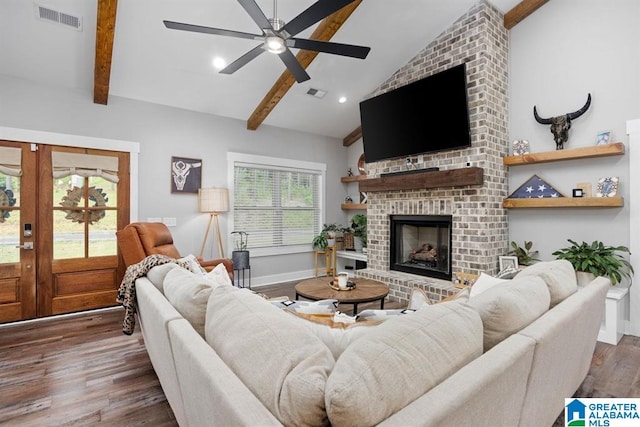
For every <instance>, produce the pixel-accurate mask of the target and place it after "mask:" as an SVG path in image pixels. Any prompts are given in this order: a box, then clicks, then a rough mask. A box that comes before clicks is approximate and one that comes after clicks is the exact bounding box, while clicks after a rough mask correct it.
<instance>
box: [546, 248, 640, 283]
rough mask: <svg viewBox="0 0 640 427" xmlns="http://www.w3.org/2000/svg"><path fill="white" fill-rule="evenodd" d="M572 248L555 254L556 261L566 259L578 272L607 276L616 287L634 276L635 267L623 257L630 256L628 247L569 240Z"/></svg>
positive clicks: (563, 249)
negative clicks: (625, 279)
mask: <svg viewBox="0 0 640 427" xmlns="http://www.w3.org/2000/svg"><path fill="white" fill-rule="evenodd" d="M568 241H569V243H571V246H568V247H566V248H562V249H558V250H557V251H555V252H553V255H554V256H555V257H556V259H566V260H567V261H569V262H570V263H571V264H572V265H573V268H574V269H575V270H576V271H578V272H581V271H582V272H587V273H591V274H593V275H594V276H605V277H608V278H609V279H610V280H611V284H612V285H616V284H618V283H620V282H621V281H622V279H623V278H627V279H631V276H632V275H633V274H634V271H633V266H632V265H631V263H629V261H627V259H626V258H625V257H624V256H623V255H622V254H623V253H627V254H630V252H629V248H627V247H626V246H607V245H605V244H604V243H602V242H600V241H597V240H596V241H594V242H593V243H591V244H588V243H586V242H582V243H581V244H578V243H577V242H575V241H573V240H571V239H568Z"/></svg>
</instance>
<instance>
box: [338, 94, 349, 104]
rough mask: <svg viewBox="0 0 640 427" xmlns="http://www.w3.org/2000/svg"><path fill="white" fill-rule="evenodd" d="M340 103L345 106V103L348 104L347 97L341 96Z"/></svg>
mask: <svg viewBox="0 0 640 427" xmlns="http://www.w3.org/2000/svg"><path fill="white" fill-rule="evenodd" d="M338 102H339V103H340V104H344V103H345V102H347V97H346V96H341V97H340V98H338Z"/></svg>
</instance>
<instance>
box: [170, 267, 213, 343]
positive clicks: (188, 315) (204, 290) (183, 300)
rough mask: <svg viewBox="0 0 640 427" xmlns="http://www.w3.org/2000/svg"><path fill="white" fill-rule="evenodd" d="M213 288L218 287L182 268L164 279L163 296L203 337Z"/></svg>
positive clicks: (172, 271) (204, 277)
mask: <svg viewBox="0 0 640 427" xmlns="http://www.w3.org/2000/svg"><path fill="white" fill-rule="evenodd" d="M214 286H218V285H216V284H214V283H213V282H212V281H211V280H209V279H208V278H207V277H206V276H203V275H200V274H194V273H192V272H190V271H188V270H185V269H184V268H174V269H173V270H171V271H169V272H168V273H167V275H166V277H165V279H164V284H163V287H164V296H165V297H166V298H167V300H168V301H169V302H170V303H171V305H173V306H174V307H175V309H176V310H178V312H179V313H180V314H181V315H182V317H184V318H185V319H187V320H188V321H189V323H191V325H192V326H193V329H195V330H196V331H197V332H198V333H199V334H200V335H201V336H203V337H204V320H205V315H206V312H207V302H208V301H209V295H210V294H211V290H212V289H213V287H214Z"/></svg>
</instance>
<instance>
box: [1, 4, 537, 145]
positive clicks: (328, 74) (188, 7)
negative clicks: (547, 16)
mask: <svg viewBox="0 0 640 427" xmlns="http://www.w3.org/2000/svg"><path fill="white" fill-rule="evenodd" d="M323 1H324V0H323ZM476 1H477V0H403V1H401V2H389V1H376V0H369V1H362V0H355V1H354V2H353V3H351V4H349V5H348V6H346V7H344V8H343V9H341V10H339V11H338V12H336V13H335V14H333V15H331V16H329V17H327V18H326V19H324V20H323V21H321V22H319V23H318V24H317V25H314V26H312V27H310V28H309V29H307V30H305V31H304V32H302V33H300V34H299V35H298V36H299V37H304V38H311V39H316V40H331V41H332V42H338V43H348V44H355V45H362V46H369V47H371V52H370V53H369V55H368V56H367V58H366V59H364V60H361V59H353V58H349V57H343V56H337V55H331V54H327V53H320V54H317V53H316V52H311V51H305V50H299V51H297V52H296V50H295V49H294V50H293V51H294V54H296V55H297V57H298V60H299V61H300V63H301V64H302V65H303V66H304V67H305V68H307V73H308V74H309V75H310V77H311V78H310V80H308V81H306V82H303V83H296V82H295V79H293V77H292V76H291V75H290V74H289V72H288V71H286V69H285V67H284V65H283V63H282V61H280V60H279V58H277V57H276V56H275V55H272V54H263V55H260V56H259V57H258V58H256V59H254V60H253V61H251V62H249V63H248V64H247V65H245V66H244V67H242V68H241V69H240V70H238V71H236V72H235V73H233V74H230V75H224V74H220V73H218V72H217V71H216V70H215V69H214V67H213V66H212V60H213V58H214V57H218V56H219V57H222V58H224V59H225V60H226V61H227V63H230V62H232V61H234V60H235V59H237V58H238V57H240V56H241V55H243V54H244V53H245V52H247V51H248V50H250V49H252V48H254V47H255V46H257V45H258V44H259V42H258V41H255V40H246V39H237V38H231V37H223V36H218V35H210V34H199V33H190V32H184V31H173V30H169V29H167V28H166V27H165V26H164V25H163V23H162V21H163V20H171V21H178V22H186V23H191V24H196V25H202V26H208V27H216V28H224V29H229V30H235V31H242V32H247V33H260V30H259V29H258V28H257V26H256V24H255V23H254V22H253V20H252V19H251V18H250V17H249V15H248V14H247V12H246V11H245V10H244V9H243V7H242V6H241V5H240V4H239V3H238V2H237V1H235V0H180V1H178V0H135V1H120V2H118V1H117V0H96V1H95V3H94V2H91V1H86V0H34V2H30V1H28V0H2V2H0V57H2V58H3V60H2V61H0V74H6V75H9V76H12V77H17V78H21V79H26V80H30V81H33V82H34V83H37V84H39V85H46V86H56V87H62V88H65V89H70V90H80V91H87V92H90V93H91V96H92V97H93V100H94V102H96V103H100V104H107V105H108V103H109V98H110V97H113V96H117V97H124V98H131V99H136V100H141V101H145V102H151V103H157V104H162V105H169V106H174V107H178V108H184V109H187V110H193V111H200V112H205V113H210V114H215V115H220V116H224V117H232V118H236V119H240V120H244V121H246V122H247V128H248V129H258V128H259V126H260V125H262V124H264V125H271V126H277V127H282V128H286V129H295V130H299V131H303V132H310V133H315V134H320V135H327V136H330V137H336V138H340V139H343V138H345V141H346V143H347V144H348V143H349V141H353V140H354V139H357V137H358V127H359V121H360V120H359V109H358V103H359V102H360V101H361V100H362V99H365V98H366V97H367V96H368V95H369V94H370V93H371V92H372V91H373V90H375V89H376V88H377V87H378V86H379V85H380V84H381V83H382V82H384V81H385V80H386V79H387V78H388V77H389V76H391V74H393V72H394V71H396V70H397V69H398V68H400V67H401V66H403V65H404V64H406V63H407V61H409V60H410V59H411V58H412V57H413V56H415V55H416V54H417V53H418V52H419V51H420V50H421V49H422V48H424V47H425V46H426V45H427V44H428V43H429V42H430V40H432V39H433V38H435V37H436V36H437V35H438V34H439V33H440V32H442V31H443V30H444V29H446V28H447V27H448V26H449V25H450V24H451V23H453V22H454V21H455V20H456V19H457V18H458V17H459V16H461V15H462V14H463V13H465V12H466V11H467V10H468V9H469V8H470V7H471V6H472V5H473V4H475V3H476ZM546 1H548V0H524V1H522V2H519V1H518V0H490V2H491V3H492V4H494V5H495V6H496V7H497V8H498V9H500V10H501V11H502V12H504V13H506V15H505V26H507V28H510V27H511V26H513V25H515V24H517V23H518V22H519V21H520V20H522V19H524V18H525V17H526V16H528V15H529V14H530V13H532V12H533V11H535V10H536V9H537V8H539V7H540V6H542V5H543V4H544V3H546ZM256 3H257V4H258V6H259V7H260V8H261V9H262V10H263V11H264V14H265V15H266V16H267V17H272V16H273V15H272V14H273V9H274V2H273V0H256ZM313 3H314V1H313V0H278V2H277V17H278V18H279V19H282V20H284V21H285V22H287V21H288V20H291V19H293V18H294V17H295V16H297V15H298V14H299V13H301V12H302V11H303V10H305V9H306V8H307V7H309V6H310V5H312V4H313ZM41 8H44V9H47V10H52V11H56V12H62V13H63V14H64V16H65V17H66V16H70V17H71V18H79V22H80V24H81V25H80V26H81V28H80V29H77V28H74V27H75V26H71V25H69V23H70V22H69V18H67V19H66V20H65V22H64V23H63V24H57V23H54V22H52V20H51V19H50V17H47V19H41V17H40V16H39V15H38V11H39V10H41ZM71 20H72V23H75V21H74V20H73V19H71ZM76 26H77V25H76ZM311 89H316V90H318V91H320V93H321V92H326V94H325V96H324V97H323V98H319V97H316V96H312V95H310V94H308V93H307V92H309V91H310V90H311ZM341 96H344V97H346V98H347V101H346V102H345V103H342V104H340V103H338V98H339V97H341Z"/></svg>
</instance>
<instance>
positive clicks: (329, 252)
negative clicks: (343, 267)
mask: <svg viewBox="0 0 640 427" xmlns="http://www.w3.org/2000/svg"><path fill="white" fill-rule="evenodd" d="M314 252H315V274H316V277H318V271H319V268H318V255H324V266H325V274H326V275H327V276H331V277H333V276H335V275H336V247H335V246H327V247H326V248H324V249H322V250H316V251H314Z"/></svg>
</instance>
